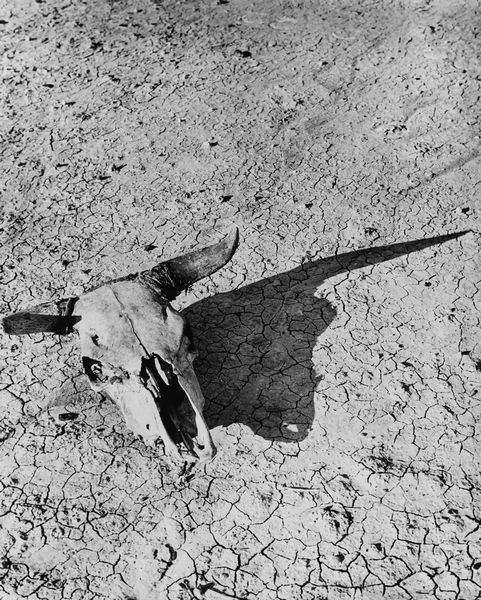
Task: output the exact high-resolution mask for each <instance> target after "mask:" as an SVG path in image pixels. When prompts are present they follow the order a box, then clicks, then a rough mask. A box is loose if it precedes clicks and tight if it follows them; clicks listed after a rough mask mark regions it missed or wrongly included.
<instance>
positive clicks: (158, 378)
mask: <svg viewBox="0 0 481 600" xmlns="http://www.w3.org/2000/svg"><path fill="white" fill-rule="evenodd" d="M140 377H141V379H142V380H143V382H144V385H145V386H146V387H147V388H148V389H150V390H151V392H153V391H154V390H155V394H154V395H155V403H156V406H157V410H158V411H159V415H160V418H161V419H162V422H163V424H164V427H165V428H166V430H167V433H168V434H169V436H170V437H171V439H172V440H173V441H174V442H175V443H176V444H179V443H180V442H184V443H185V444H186V446H188V447H189V446H191V445H192V444H191V442H189V438H193V437H195V435H196V434H197V429H196V426H195V414H194V412H193V409H192V407H191V405H190V402H189V399H188V398H187V396H186V394H185V392H184V390H183V389H182V386H181V385H180V384H179V381H178V379H177V376H176V375H175V373H174V371H173V369H172V365H171V364H169V363H168V362H166V361H165V360H163V359H162V358H161V357H160V356H158V355H157V354H152V355H150V356H149V357H144V358H143V359H142V367H141V370H140ZM152 384H153V385H152ZM185 434H187V436H188V437H187V438H186V435H185Z"/></svg>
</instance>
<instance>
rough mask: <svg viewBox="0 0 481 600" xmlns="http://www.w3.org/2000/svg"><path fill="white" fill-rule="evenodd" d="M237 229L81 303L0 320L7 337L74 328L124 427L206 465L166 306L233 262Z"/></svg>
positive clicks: (180, 347)
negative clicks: (115, 405) (182, 293)
mask: <svg viewBox="0 0 481 600" xmlns="http://www.w3.org/2000/svg"><path fill="white" fill-rule="evenodd" d="M236 245H237V229H235V230H234V231H232V232H231V233H230V234H229V235H228V236H226V238H224V240H222V241H221V242H219V243H217V244H214V245H213V246H209V247H208V248H204V249H202V250H198V251H195V252H191V253H189V254H186V255H183V256H180V257H177V258H174V259H171V260H168V261H166V262H164V263H161V264H160V265H158V266H156V267H154V268H153V269H151V270H148V271H143V272H140V273H136V274H134V275H129V276H127V277H125V278H122V279H117V280H114V281H110V282H108V283H105V284H103V285H101V286H100V287H97V288H94V289H92V290H89V291H87V292H86V293H85V294H83V295H82V296H80V297H76V298H67V299H64V300H60V301H58V302H47V303H44V304H41V305H38V306H36V307H32V308H30V309H28V310H26V311H22V312H19V313H15V314H13V315H10V316H8V317H5V318H4V319H3V328H4V331H5V333H7V334H11V335H12V334H16V335H20V334H24V333H37V332H52V333H57V334H63V333H69V332H71V331H72V330H77V331H78V334H79V337H80V349H81V352H82V362H83V366H84V369H85V372H86V374H87V376H88V378H89V381H90V385H91V387H92V388H93V389H94V390H96V391H98V392H102V393H103V394H106V395H107V396H109V397H110V398H111V399H112V400H113V401H114V402H115V403H116V404H117V406H118V407H119V408H120V410H121V411H122V414H123V416H124V419H125V421H126V423H127V426H128V427H129V428H130V429H131V430H132V431H133V432H134V433H136V434H140V435H141V436H142V437H143V439H144V440H145V442H146V443H149V444H152V443H153V442H154V441H155V440H156V439H158V438H161V439H162V440H163V443H164V447H165V450H166V452H167V453H169V454H173V455H179V450H180V449H181V448H184V449H185V450H186V451H187V453H188V454H190V455H191V456H192V457H194V458H195V459H200V460H209V459H210V458H212V457H213V456H214V454H215V447H214V444H213V442H212V438H211V435H210V432H209V429H208V427H207V425H206V423H205V420H204V417H203V414H202V411H203V407H204V397H203V395H202V392H201V389H200V386H199V382H198V380H197V377H196V375H195V372H194V368H193V365H192V363H193V360H194V358H195V351H194V347H193V341H192V335H191V332H190V328H189V325H188V323H187V322H186V320H185V319H184V317H183V316H182V315H181V314H180V313H179V312H177V311H176V310H174V309H173V308H172V306H171V305H170V301H171V300H173V299H174V298H175V297H176V296H177V295H178V294H179V293H180V292H181V291H182V290H184V289H185V288H186V287H188V286H189V285H191V284H193V283H194V282H196V281H198V280H199V279H202V278H203V277H207V276H208V275H211V274H212V273H214V272H215V271H217V270H218V269H220V268H221V267H223V266H224V265H225V264H226V263H227V262H228V261H229V260H230V259H231V257H232V255H233V253H234V251H235V248H236Z"/></svg>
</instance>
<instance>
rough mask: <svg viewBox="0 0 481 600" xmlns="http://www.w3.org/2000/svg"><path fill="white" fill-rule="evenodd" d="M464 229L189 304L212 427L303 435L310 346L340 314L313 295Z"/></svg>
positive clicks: (311, 380) (309, 400) (312, 378)
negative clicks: (337, 279) (331, 282)
mask: <svg viewBox="0 0 481 600" xmlns="http://www.w3.org/2000/svg"><path fill="white" fill-rule="evenodd" d="M465 233H467V231H463V232H459V233H455V234H449V235H442V236H437V237H431V238H427V239H420V240H415V241H411V242H403V243H397V244H392V245H385V246H378V247H374V248H368V249H363V250H358V251H353V252H347V253H344V254H338V255H334V256H330V257H328V258H321V259H319V260H315V261H312V262H308V263H304V264H302V265H301V266H299V267H297V268H295V269H292V270H290V271H286V272H284V273H280V274H278V275H275V276H272V277H268V278H266V279H263V280H260V281H257V282H255V283H252V284H250V285H247V286H245V287H242V288H240V289H237V290H235V291H232V292H227V293H222V294H218V295H216V296H213V297H210V298H207V299H205V300H201V301H199V302H197V303H195V304H192V305H191V306H189V307H188V308H186V309H185V310H184V311H183V314H184V315H185V316H186V317H187V318H188V320H189V321H190V324H191V326H192V329H193V331H194V335H195V339H196V345H197V350H198V352H199V357H198V359H197V363H196V372H197V374H198V377H199V381H200V384H201V386H202V389H203V391H204V393H205V396H206V399H207V404H206V410H205V416H206V420H207V423H208V424H209V427H211V428H213V427H216V426H219V425H224V426H227V425H230V424H232V423H243V424H245V425H248V426H249V427H250V428H251V429H252V430H253V432H254V433H256V434H258V435H260V436H262V437H263V438H265V439H268V440H278V441H282V440H284V441H292V440H297V441H301V440H302V439H304V438H305V437H306V436H307V434H308V433H309V431H310V428H311V425H312V422H313V419H314V392H315V389H316V385H317V376H316V375H315V371H314V364H313V362H312V352H313V349H314V346H315V344H316V342H317V341H318V340H319V338H320V337H321V336H322V334H323V333H324V331H325V330H326V329H327V328H328V327H329V325H330V324H331V323H332V322H333V321H334V319H335V318H336V314H337V313H336V309H335V307H334V306H333V305H332V304H331V303H330V302H329V301H328V300H327V299H326V298H322V297H321V298H319V297H316V296H315V295H314V294H315V292H316V290H317V288H318V287H319V285H320V284H321V283H323V282H324V281H326V280H327V279H329V278H330V277H333V276H334V275H338V274H340V273H344V272H348V271H353V270H355V269H360V268H362V267H366V266H372V265H376V264H380V263H382V262H385V261H388V260H392V259H394V258H398V257H401V256H404V255H407V254H410V253H412V252H417V251H420V250H422V249H424V248H428V247H430V246H434V245H437V244H441V243H443V242H446V241H448V240H451V239H455V238H457V237H459V236H461V235H464V234H465Z"/></svg>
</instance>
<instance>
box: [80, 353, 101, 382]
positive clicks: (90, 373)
mask: <svg viewBox="0 0 481 600" xmlns="http://www.w3.org/2000/svg"><path fill="white" fill-rule="evenodd" d="M82 364H83V367H84V369H85V373H86V374H87V377H88V378H89V379H90V381H91V382H92V383H105V382H106V381H107V376H106V375H105V374H104V372H103V369H102V363H101V362H100V361H99V360H95V359H93V358H90V357H89V356H82Z"/></svg>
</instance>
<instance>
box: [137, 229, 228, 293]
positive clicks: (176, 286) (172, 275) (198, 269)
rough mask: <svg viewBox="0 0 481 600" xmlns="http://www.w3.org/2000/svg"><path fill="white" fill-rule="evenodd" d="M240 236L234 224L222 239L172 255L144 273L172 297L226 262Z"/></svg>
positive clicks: (145, 278)
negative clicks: (178, 254)
mask: <svg viewBox="0 0 481 600" xmlns="http://www.w3.org/2000/svg"><path fill="white" fill-rule="evenodd" d="M238 238H239V230H238V228H237V227H234V229H232V231H231V232H230V233H228V234H227V235H226V237H225V238H224V239H223V240H221V241H220V242H217V243H216V244H213V245H212V246H208V247H207V248H203V249H202V250H194V251H193V252H189V253H188V254H184V255H183V256H178V257H177V258H171V259H170V260H167V261H165V262H163V263H160V265H157V266H156V267H154V268H153V269H149V270H148V271H143V272H142V273H140V277H141V279H143V280H146V281H147V282H151V283H153V284H155V285H156V286H157V287H160V288H161V289H162V292H163V294H164V295H165V296H166V297H167V298H168V299H169V300H172V299H173V298H175V297H176V296H177V295H178V294H180V292H181V291H182V290H185V289H186V288H187V287H189V286H190V285H192V284H193V283H195V282H196V281H199V280H200V279H203V278H204V277H208V276H209V275H212V274H213V273H215V272H216V271H218V270H219V269H221V268H222V267H223V266H224V265H226V264H227V263H228V262H229V260H230V259H231V258H232V256H233V254H234V252H235V250H236V248H237V243H238Z"/></svg>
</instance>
